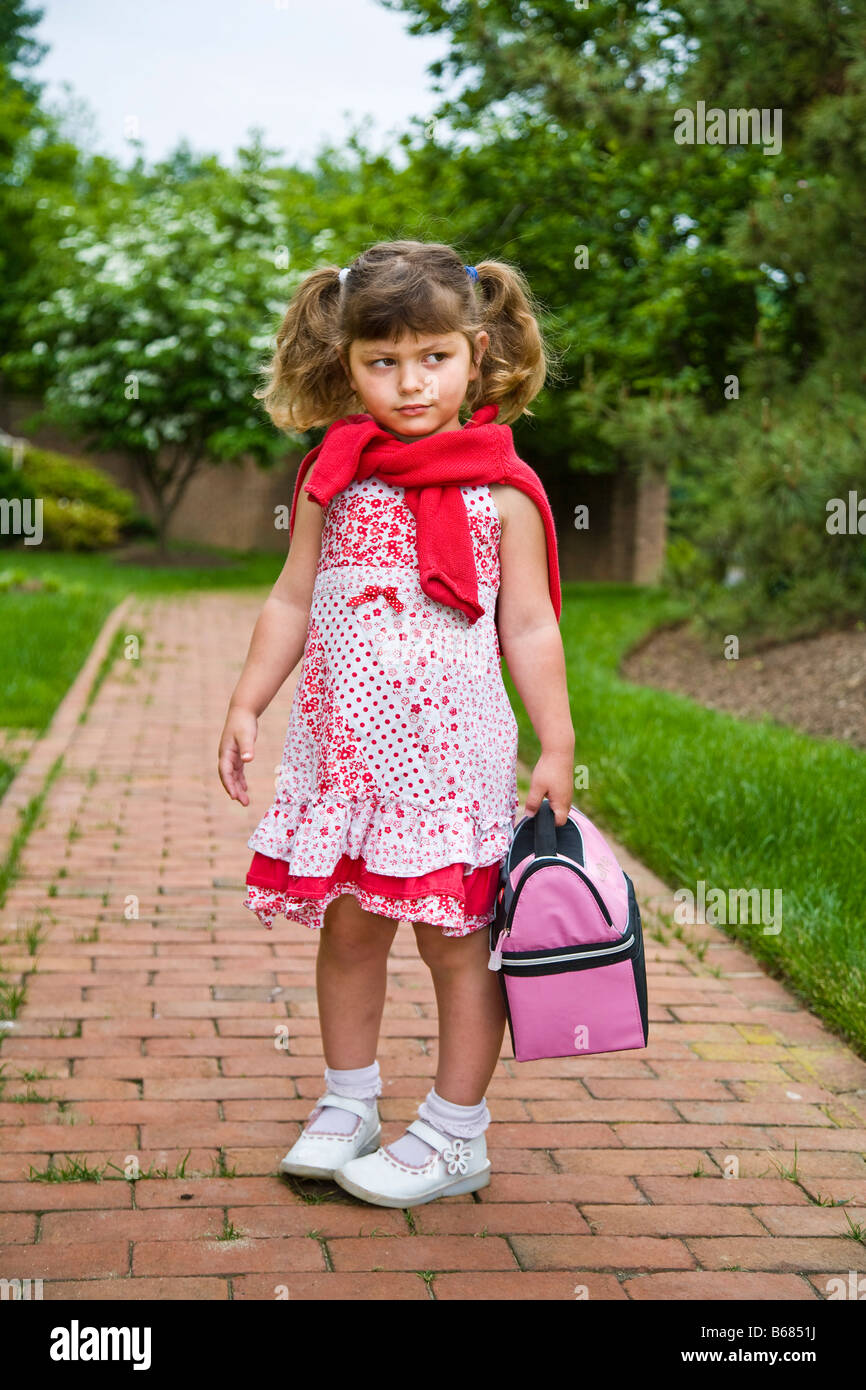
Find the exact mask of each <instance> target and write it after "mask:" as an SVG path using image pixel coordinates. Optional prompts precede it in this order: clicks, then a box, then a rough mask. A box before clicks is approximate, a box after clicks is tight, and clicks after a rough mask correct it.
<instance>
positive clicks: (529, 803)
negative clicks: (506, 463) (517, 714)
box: [494, 486, 574, 825]
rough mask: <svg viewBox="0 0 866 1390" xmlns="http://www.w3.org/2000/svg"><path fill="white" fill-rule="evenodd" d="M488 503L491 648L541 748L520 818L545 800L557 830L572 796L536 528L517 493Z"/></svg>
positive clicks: (540, 529)
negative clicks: (494, 530) (493, 606)
mask: <svg viewBox="0 0 866 1390" xmlns="http://www.w3.org/2000/svg"><path fill="white" fill-rule="evenodd" d="M494 496H495V499H496V504H497V509H498V510H499V513H500V521H501V525H502V532H501V537H500V544H499V565H500V585H499V600H498V606H497V630H498V633H499V647H500V650H501V652H502V655H503V657H504V658H505V663H506V665H507V667H508V670H509V673H510V675H511V678H512V680H513V681H514V685H515V687H516V689H517V692H518V694H519V696H520V698H521V700H522V701H523V704H524V706H525V708H526V712H527V714H528V715H529V718H530V719H531V720H532V726H533V728H534V729H535V732H536V734H537V736H538V740H539V743H540V744H541V756H540V757H539V760H538V762H537V763H536V765H535V768H534V770H533V774H532V782H531V785H530V789H529V792H528V794H527V797H526V812H527V815H534V814H535V812H536V811H537V810H538V807H539V806H540V805H541V799H542V797H544V796H547V798H548V800H549V801H550V804H551V806H552V807H553V811H554V814H555V817H556V823H557V825H564V824H565V821H566V819H567V817H568V812H569V808H570V807H571V804H572V793H573V790H574V728H573V727H572V723H571V710H570V708H569V703H568V685H567V680H566V672H565V652H564V651H563V647H562V637H561V636H560V632H559V625H558V623H557V621H556V614H555V613H554V611H553V604H552V603H551V600H550V588H549V584H548V571H547V541H546V537H545V532H544V523H543V521H542V519H541V513H540V512H539V510H538V508H537V507H536V505H535V503H534V502H533V501H532V498H531V497H528V496H527V494H526V493H525V492H522V491H521V490H520V489H519V488H513V487H506V486H497V488H496V491H495V493H494Z"/></svg>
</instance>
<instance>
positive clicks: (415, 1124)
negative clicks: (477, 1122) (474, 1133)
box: [406, 1120, 470, 1153]
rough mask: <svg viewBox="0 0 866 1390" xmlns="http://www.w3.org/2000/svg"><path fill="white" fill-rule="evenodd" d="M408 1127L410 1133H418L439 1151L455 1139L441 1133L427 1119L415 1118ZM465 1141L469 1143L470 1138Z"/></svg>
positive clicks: (420, 1137) (419, 1136)
mask: <svg viewBox="0 0 866 1390" xmlns="http://www.w3.org/2000/svg"><path fill="white" fill-rule="evenodd" d="M406 1129H407V1131H408V1133H409V1134H417V1135H418V1138H419V1139H423V1140H424V1141H425V1142H426V1143H427V1144H430V1145H431V1146H432V1147H433V1148H434V1149H438V1151H439V1153H442V1151H443V1149H447V1148H449V1147H450V1145H451V1144H453V1143H454V1140H453V1139H450V1138H449V1137H448V1135H447V1134H440V1133H439V1131H438V1129H434V1128H433V1126H432V1125H428V1124H427V1122H426V1121H425V1120H413V1121H412V1123H411V1124H410V1125H407V1126H406ZM465 1142H466V1143H467V1144H468V1143H470V1140H468V1139H467V1140H466V1141H465Z"/></svg>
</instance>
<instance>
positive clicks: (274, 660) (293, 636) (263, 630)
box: [217, 491, 324, 806]
mask: <svg viewBox="0 0 866 1390" xmlns="http://www.w3.org/2000/svg"><path fill="white" fill-rule="evenodd" d="M323 523H324V512H323V510H322V508H321V507H320V506H319V504H318V502H314V501H313V499H312V498H311V497H310V496H309V495H308V494H307V493H306V492H303V491H302V492H301V494H300V496H299V497H298V506H297V511H296V512H295V525H294V529H293V531H292V540H291V544H290V546H289V553H288V556H287V557H286V563H285V564H284V565H283V568H282V572H281V573H280V577H279V579H278V580H277V582H276V584H275V585H274V587H273V589H272V590H271V592H270V594H269V596H268V598H267V599H266V600H265V603H264V607H263V608H262V611H261V613H260V614H259V617H258V620H257V622H256V625H255V627H254V628H253V635H252V637H251V639H250V646H249V651H248V652H247V658H246V661H245V662H244V669H243V671H242V672H241V675H240V679H239V680H238V683H237V685H236V686H235V688H234V692H233V693H232V697H231V700H230V701H229V709H228V714H227V715H226V722H225V725H224V727H223V731H222V735H221V737H220V744H219V753H218V755H217V768H218V771H219V777H220V781H221V782H222V784H223V786H224V787H225V789H226V791H227V792H228V794H229V796H230V797H231V798H232V800H234V801H239V802H240V803H241V805H242V806H248V805H249V804H250V798H249V788H248V787H247V779H246V776H245V774H244V768H245V766H246V764H247V763H248V762H250V761H251V760H252V758H253V756H254V753H253V747H254V744H255V741H256V735H257V732H258V721H259V717H260V715H261V714H262V713H263V712H264V710H266V709H267V707H268V705H269V704H270V702H271V700H272V699H273V698H274V696H275V695H276V693H277V691H278V690H279V689H280V687H281V686H282V685H283V683H284V682H285V680H286V679H287V677H288V676H289V675H290V674H291V673H292V672H293V671H294V670H295V668H296V667H298V666H299V665H300V661H301V657H302V656H303V654H304V643H305V641H306V635H307V630H308V627H309V620H310V605H311V603H312V598H313V586H314V584H315V582H316V568H317V566H318V562H319V556H320V554H321V546H322V526H323Z"/></svg>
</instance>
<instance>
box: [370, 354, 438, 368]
mask: <svg viewBox="0 0 866 1390" xmlns="http://www.w3.org/2000/svg"><path fill="white" fill-rule="evenodd" d="M447 356H448V353H447V352H428V354H427V357H425V359H424V360H425V362H426V361H427V358H429V357H447ZM393 361H394V359H393V357H377V358H376V359H375V360H374V361H373V362H370V363H369V364H368V365H369V366H371V367H378V365H379V363H380V362H388V363H392V362H393Z"/></svg>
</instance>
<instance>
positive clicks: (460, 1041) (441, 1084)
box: [387, 922, 506, 1166]
mask: <svg viewBox="0 0 866 1390" xmlns="http://www.w3.org/2000/svg"><path fill="white" fill-rule="evenodd" d="M415 936H416V940H417V942H418V951H419V954H420V956H421V958H422V960H423V961H424V962H425V964H426V965H427V966H428V967H429V969H430V973H431V975H432V976H433V987H434V989H435V991H436V1002H437V1005H438V1011H439V1060H438V1066H437V1070H436V1081H435V1083H434V1086H433V1088H432V1091H431V1092H430V1093H428V1096H427V1098H426V1101H425V1102H424V1106H423V1107H422V1110H421V1117H422V1118H424V1119H427V1120H428V1122H429V1123H431V1124H432V1125H433V1127H434V1128H435V1129H441V1130H442V1132H443V1133H446V1134H456V1135H460V1136H463V1137H466V1138H467V1139H471V1137H472V1136H473V1135H475V1134H481V1133H483V1132H484V1130H485V1129H486V1127H487V1124H488V1123H489V1121H490V1112H489V1111H488V1110H487V1105H486V1102H485V1098H484V1092H485V1090H486V1088H487V1085H488V1083H489V1081H490V1078H491V1077H492V1075H493V1073H494V1071H495V1069H496V1063H497V1062H498V1060H499V1054H500V1051H501V1049H502V1040H503V1037H504V1034H505V1024H506V1013H505V1004H504V1001H503V999H502V992H501V986H500V984H499V980H498V979H497V977H496V975H495V974H494V972H493V971H492V970H488V968H487V962H488V959H489V956H490V938H489V933H488V931H487V929H486V928H481V929H480V930H478V931H474V932H471V933H470V934H469V935H468V936H460V937H446V936H444V935H443V933H442V930H441V928H440V927H437V926H431V925H429V924H427V923H425V922H417V923H416V924H415ZM387 1147H388V1151H389V1152H390V1153H391V1154H393V1156H394V1157H395V1158H397V1159H400V1160H401V1161H402V1162H404V1163H407V1164H409V1165H410V1166H421V1165H422V1164H424V1163H425V1162H427V1160H428V1159H429V1158H430V1155H431V1153H433V1152H434V1150H433V1148H432V1147H431V1145H429V1144H427V1143H426V1141H425V1140H423V1139H421V1138H420V1137H419V1136H418V1135H416V1134H404V1135H403V1136H401V1138H400V1139H398V1140H397V1142H396V1143H395V1144H389V1145H388V1146H387Z"/></svg>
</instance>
